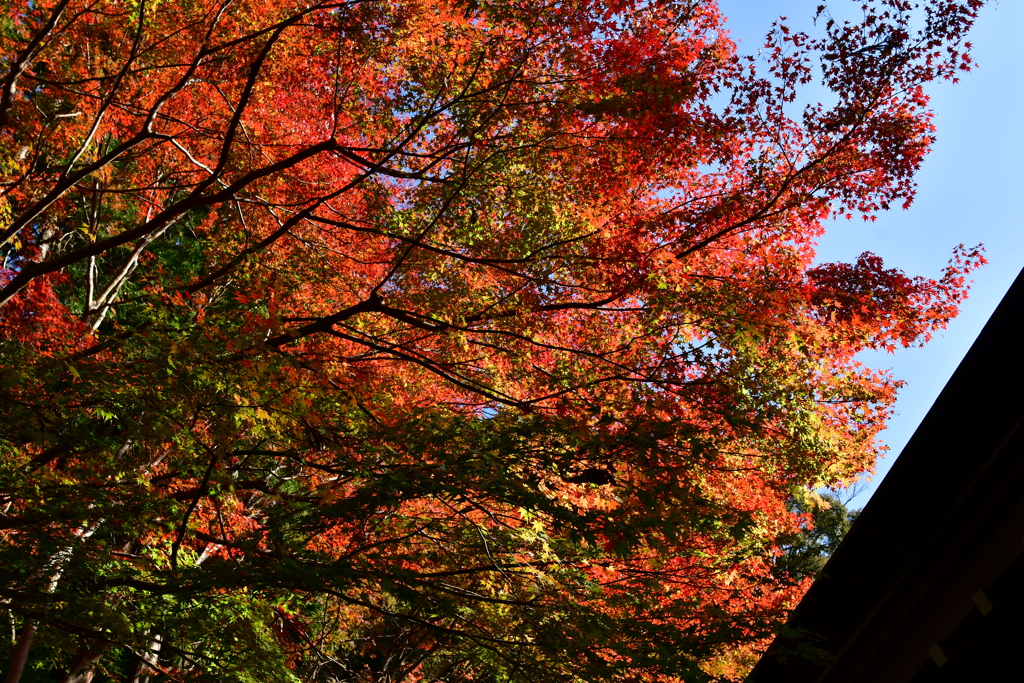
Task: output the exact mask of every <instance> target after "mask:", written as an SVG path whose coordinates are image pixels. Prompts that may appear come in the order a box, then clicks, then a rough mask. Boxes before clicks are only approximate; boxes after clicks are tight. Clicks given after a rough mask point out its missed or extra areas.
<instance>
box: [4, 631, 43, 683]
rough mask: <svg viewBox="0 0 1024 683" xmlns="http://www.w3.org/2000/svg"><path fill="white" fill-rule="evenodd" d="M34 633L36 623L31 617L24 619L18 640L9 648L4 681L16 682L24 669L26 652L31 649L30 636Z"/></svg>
mask: <svg viewBox="0 0 1024 683" xmlns="http://www.w3.org/2000/svg"><path fill="white" fill-rule="evenodd" d="M35 635H36V625H35V624H33V623H32V620H31V619H26V620H25V626H24V627H23V628H22V629H21V635H20V636H18V642H17V643H15V644H14V649H13V650H11V667H10V668H9V669H8V670H7V678H5V679H4V683H18V681H20V680H21V674H22V672H23V671H25V663H26V662H28V652H29V650H31V649H32V638H33V637H35Z"/></svg>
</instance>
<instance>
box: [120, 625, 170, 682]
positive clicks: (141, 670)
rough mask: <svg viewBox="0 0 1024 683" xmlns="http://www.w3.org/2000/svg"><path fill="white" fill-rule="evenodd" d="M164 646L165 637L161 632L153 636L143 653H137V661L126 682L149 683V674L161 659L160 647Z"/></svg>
mask: <svg viewBox="0 0 1024 683" xmlns="http://www.w3.org/2000/svg"><path fill="white" fill-rule="evenodd" d="M162 646H163V638H161V637H160V634H156V635H154V636H153V640H151V641H150V643H149V648H148V649H146V650H145V651H144V652H143V653H142V654H141V655H136V657H135V663H134V664H133V665H132V668H131V670H130V671H129V672H128V678H126V679H125V681H126V683H149V676H150V674H151V673H153V672H154V671H155V670H156V665H157V662H159V661H160V648H161V647H162Z"/></svg>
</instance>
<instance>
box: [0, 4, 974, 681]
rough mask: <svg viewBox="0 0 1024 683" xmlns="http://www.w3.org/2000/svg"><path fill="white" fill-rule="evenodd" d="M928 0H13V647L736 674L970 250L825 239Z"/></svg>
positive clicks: (910, 171) (908, 120) (5, 555)
mask: <svg viewBox="0 0 1024 683" xmlns="http://www.w3.org/2000/svg"><path fill="white" fill-rule="evenodd" d="M921 4H922V5H923V6H922V7H920V8H915V6H912V3H909V2H904V1H903V0H884V1H878V2H874V3H871V4H870V5H869V6H868V7H866V8H865V11H864V15H863V20H862V21H860V22H857V23H844V22H836V21H833V20H832V19H830V15H829V13H828V11H827V10H826V9H824V8H822V9H820V10H819V13H818V18H817V26H818V27H819V29H820V31H821V33H820V35H817V36H810V35H804V34H801V33H797V32H793V31H791V30H790V29H788V28H787V27H785V26H783V25H777V26H775V27H774V29H773V30H772V32H771V33H770V34H769V36H768V38H767V42H766V44H765V46H764V51H763V54H762V55H761V57H749V58H748V57H742V56H739V55H738V54H737V52H736V48H735V45H734V44H733V43H732V42H731V40H730V39H729V35H728V32H727V30H725V24H724V18H723V17H722V16H721V15H720V14H719V12H718V10H717V8H716V6H715V4H714V3H713V2H710V1H705V2H689V1H687V2H681V1H668V2H634V1H631V0H623V1H620V2H612V1H610V0H604V1H597V0H594V1H587V0H579V1H577V2H570V3H543V2H536V1H535V0H528V1H527V0H503V1H500V2H489V1H485V0H479V1H477V0H452V1H450V2H444V1H435V0H431V1H429V2H428V1H425V0H361V1H360V0H351V1H350V2H328V1H322V2H314V1H311V0H259V1H258V2H256V1H255V0H234V1H232V0H225V1H223V2H221V1H219V0H184V1H181V2H146V0H10V2H7V3H5V4H4V6H3V8H2V9H0V81H2V91H0V192H2V198H0V243H2V247H0V257H2V259H3V261H2V270H0V305H2V308H0V335H2V336H0V358H2V359H3V365H2V367H0V599H2V601H3V604H4V608H5V609H7V610H9V611H10V613H11V615H12V619H13V621H12V624H15V625H16V627H17V629H18V634H19V635H18V637H17V638H15V639H14V642H13V643H12V646H11V649H10V655H9V659H8V662H9V667H10V669H11V671H13V672H14V678H10V677H9V678H8V682H9V683H14V681H17V680H18V676H17V675H16V674H17V672H18V671H20V669H19V667H28V669H27V670H29V671H44V670H45V671H54V672H59V673H57V674H56V675H57V676H58V677H59V676H61V675H64V674H67V675H68V678H66V679H65V680H67V681H71V680H83V681H84V680H91V677H92V676H93V675H94V674H98V675H100V676H108V677H111V678H114V679H117V680H122V679H124V680H128V681H137V680H139V681H141V680H142V678H143V677H145V676H156V677H157V679H159V680H168V681H175V680H181V681H186V680H187V681H205V680H209V681H364V682H370V681H373V682H381V683H383V682H384V681H424V682H427V681H451V682H455V681H495V682H497V681H551V682H557V681H565V682H569V681H590V682H594V681H650V682H655V681H666V682H668V681H688V682H692V681H699V680H707V679H708V678H710V677H712V676H718V675H738V672H737V669H736V662H740V661H742V660H743V659H744V657H747V658H748V659H749V656H750V653H752V652H755V651H756V647H757V644H758V643H762V642H764V639H765V638H767V637H770V635H771V633H772V632H773V630H774V629H775V628H776V627H777V626H778V624H779V622H780V619H782V618H784V616H785V613H786V610H787V609H788V608H790V607H792V605H793V604H795V601H796V600H797V599H799V596H800V595H801V593H802V591H803V590H804V589H805V587H806V580H803V579H801V580H796V579H795V578H794V577H792V576H790V575H788V574H787V573H786V572H785V571H783V570H781V569H780V566H781V565H780V564H779V563H778V562H776V561H775V558H776V555H777V553H778V552H779V549H778V545H779V544H778V539H779V538H780V537H782V536H784V535H787V534H789V535H791V534H792V533H793V532H794V531H795V530H798V529H799V528H800V526H801V525H802V524H804V523H805V520H804V519H803V518H802V517H800V516H799V515H795V514H793V513H791V512H789V511H788V508H787V505H786V503H787V500H789V499H791V498H792V496H793V495H794V492H795V491H805V490H807V489H809V488H815V487H822V486H841V485H843V484H844V483H847V482H849V481H851V480H852V479H854V478H856V477H857V476H858V475H860V474H861V473H863V472H865V471H867V470H870V469H871V467H872V465H873V462H874V460H875V457H876V456H877V454H878V451H879V448H880V446H879V444H878V442H877V440H876V439H877V436H878V432H879V430H881V429H882V427H883V426H884V423H885V419H886V417H887V415H888V411H889V406H890V405H891V403H892V401H893V399H894V391H895V388H896V387H897V386H898V382H897V381H896V380H895V379H893V378H892V377H890V376H888V375H887V374H886V373H884V372H877V371H874V370H871V369H869V368H865V367H863V366H862V365H861V364H860V363H859V362H858V360H857V353H858V352H860V351H862V350H865V349H880V348H885V349H893V348H896V347H899V346H908V345H916V344H920V343H923V342H924V341H926V340H927V339H928V338H929V337H930V335H931V334H933V333H934V331H935V330H937V329H940V328H942V327H943V326H944V325H945V324H946V323H947V322H948V321H949V320H950V319H951V318H952V317H953V316H954V315H956V311H957V305H958V304H959V303H960V302H961V301H962V299H963V297H964V296H965V292H966V282H965V275H966V274H967V273H968V272H969V271H970V270H972V269H973V268H974V267H976V266H977V265H978V264H979V263H981V262H982V258H981V256H980V254H979V253H978V251H977V250H972V249H963V248H960V249H958V250H957V251H956V253H955V255H954V258H953V260H952V261H951V262H950V264H949V265H948V266H947V267H946V269H945V271H944V272H943V274H942V275H941V276H940V277H939V278H938V279H927V278H922V277H916V278H912V277H908V276H906V275H904V274H903V273H901V272H899V271H898V270H894V269H887V268H886V267H885V266H884V264H883V263H882V262H881V260H880V259H879V258H877V257H876V256H874V255H872V254H864V255H863V256H861V257H860V258H859V259H858V260H857V262H856V263H852V264H843V263H840V264H824V265H821V264H815V247H816V240H817V239H818V238H819V237H820V236H821V234H822V232H823V225H824V223H825V222H826V221H827V220H828V219H830V218H831V217H835V216H851V217H857V218H859V217H861V216H863V217H867V218H870V217H873V216H874V215H875V214H876V213H877V212H878V211H881V210H884V209H888V208H889V207H890V206H894V207H896V206H900V205H904V206H905V205H907V204H909V202H910V200H911V198H912V196H913V191H914V183H913V177H914V173H915V171H916V170H917V169H918V167H919V166H920V164H921V161H922V159H923V157H924V155H925V154H926V153H927V151H928V148H929V145H930V144H931V141H932V132H933V130H932V123H931V116H930V114H929V112H928V109H927V96H926V95H925V93H924V90H923V88H924V86H925V85H927V84H928V83H929V82H932V81H936V80H940V79H953V78H954V77H955V76H956V75H957V74H958V72H960V71H962V70H966V69H967V68H968V67H969V66H970V60H969V57H968V56H967V52H966V50H967V48H968V47H969V46H968V45H967V44H966V43H964V42H963V41H964V39H965V36H966V32H967V30H968V29H969V27H970V24H971V21H972V20H973V18H974V16H975V14H976V12H977V10H978V9H979V6H980V2H978V1H977V0H962V1H959V2H957V1H954V0H928V1H926V2H922V3H921ZM814 80H820V81H821V82H822V83H823V85H824V86H825V88H826V89H827V90H828V91H829V93H830V98H831V99H830V102H831V103H830V104H827V105H824V104H823V105H811V106H807V107H804V106H802V105H798V104H797V102H798V99H797V98H798V94H799V93H800V92H802V90H801V88H802V87H804V86H807V85H809V84H810V83H811V82H812V81H814ZM737 652H739V653H747V654H745V655H744V656H733V654H735V653H737ZM730 657H732V659H730ZM32 667H35V669H33V668H32ZM25 675H26V676H27V675H28V674H25ZM76 677H77V678H76ZM126 677H127V678H126Z"/></svg>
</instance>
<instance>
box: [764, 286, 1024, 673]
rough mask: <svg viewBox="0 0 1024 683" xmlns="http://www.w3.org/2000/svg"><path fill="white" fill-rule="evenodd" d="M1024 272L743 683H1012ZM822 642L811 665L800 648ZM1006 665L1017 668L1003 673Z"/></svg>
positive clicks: (1023, 463) (1018, 572)
mask: <svg viewBox="0 0 1024 683" xmlns="http://www.w3.org/2000/svg"><path fill="white" fill-rule="evenodd" d="M1022 423H1024V274H1022V275H1019V276H1018V277H1017V280H1016V281H1015V282H1014V284H1013V286H1012V287H1011V288H1010V290H1009V291H1008V292H1007V294H1006V296H1005V297H1004V298H1003V301H1002V302H1001V303H1000V304H999V307H998V308H997V309H996V311H995V313H993V315H992V317H991V319H990V320H989V322H988V323H987V324H986V325H985V328H984V329H983V330H982V332H981V334H980V335H979V336H978V339H977V340H976V341H975V343H974V345H973V346H972V347H971V349H970V351H969V352H968V353H967V355H966V356H965V357H964V359H963V361H962V362H961V363H960V366H959V367H958V368H957V370H956V372H955V373H954V374H953V376H952V378H950V380H949V382H948V383H947V384H946V387H945V388H944V389H943V391H942V393H941V394H940V395H939V397H938V399H937V400H936V402H935V404H934V405H933V406H932V408H931V410H930V411H929V412H928V414H927V416H926V417H925V418H924V420H923V421H922V422H921V425H920V426H919V427H918V429H917V431H916V432H915V433H914V436H913V437H912V438H911V440H910V441H909V443H908V444H907V446H906V448H905V449H904V450H903V452H902V453H901V454H900V456H899V458H897V460H896V461H895V463H894V464H893V466H892V469H891V470H890V472H889V474H888V475H886V477H885V479H884V480H883V481H882V483H881V485H880V486H879V488H878V490H877V491H876V493H875V494H874V496H872V498H871V500H870V501H869V502H868V504H867V506H866V507H865V508H864V511H863V512H862V513H861V514H860V516H859V518H858V519H857V521H856V522H855V524H854V525H853V527H852V528H851V529H850V532H849V533H848V534H847V536H846V538H845V539H844V540H843V542H842V543H841V544H840V546H839V548H838V549H837V550H836V552H835V554H834V555H833V556H832V558H831V559H830V560H829V562H828V564H827V565H826V566H825V568H824V569H823V571H822V574H821V575H820V576H819V578H818V579H817V580H816V581H815V583H814V584H813V585H812V586H811V589H810V591H809V592H808V593H807V595H806V596H805V597H804V599H803V600H802V601H801V603H800V604H799V606H798V607H797V608H796V610H795V611H794V612H793V614H792V616H791V618H790V621H789V624H790V625H791V626H793V627H795V628H798V629H801V630H802V631H803V634H802V635H795V636H794V635H787V636H780V637H779V638H778V639H777V640H776V641H775V643H773V644H772V646H771V647H770V648H769V650H768V652H767V653H766V654H765V656H764V657H763V658H762V660H761V661H760V662H759V663H758V665H757V666H756V667H755V669H754V671H753V672H752V673H751V674H750V676H749V677H748V678H747V682H748V683H771V682H774V681H779V682H782V681H785V682H786V683H803V682H807V683H811V682H814V683H846V682H852V681H865V682H867V681H870V682H871V683H887V682H892V683H903V682H909V681H913V682H914V683H923V682H924V681H929V682H930V681H945V680H949V681H954V680H955V681H964V680H985V679H986V678H988V677H990V676H991V677H993V678H996V679H1005V675H1003V674H1000V673H999V672H1001V671H1005V670H1009V671H1013V670H1019V665H1018V661H1017V660H1019V654H1018V652H1019V650H1020V646H1021V645H1024V635H1022V634H1024V553H1022V551H1024V429H1021V425H1022ZM809 644H812V645H815V646H816V647H818V648H819V649H820V650H823V651H824V653H825V654H824V661H819V662H817V663H815V662H813V661H809V660H808V659H806V658H805V657H802V656H800V655H797V654H794V653H795V652H796V650H797V648H799V647H801V646H806V645H809ZM1004 667H1009V668H1008V669H1004Z"/></svg>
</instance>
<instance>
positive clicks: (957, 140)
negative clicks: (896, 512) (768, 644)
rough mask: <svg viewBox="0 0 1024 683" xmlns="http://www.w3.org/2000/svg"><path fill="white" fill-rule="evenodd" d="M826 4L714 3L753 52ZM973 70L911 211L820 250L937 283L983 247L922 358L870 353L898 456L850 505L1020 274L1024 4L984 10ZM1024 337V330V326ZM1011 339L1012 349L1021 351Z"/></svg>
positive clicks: (946, 98)
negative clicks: (867, 255) (945, 324)
mask: <svg viewBox="0 0 1024 683" xmlns="http://www.w3.org/2000/svg"><path fill="white" fill-rule="evenodd" d="M822 1H823V0H719V5H720V7H721V8H722V11H723V13H724V14H725V15H726V16H727V17H729V21H728V23H727V28H729V30H730V33H731V37H732V38H733V40H736V41H738V43H739V49H740V51H741V52H743V53H752V52H756V51H757V49H758V48H759V47H760V46H761V45H762V44H763V42H764V41H763V37H764V34H765V33H766V32H767V31H768V30H769V28H770V26H771V24H772V22H773V21H775V20H776V19H778V18H779V17H780V16H785V17H787V22H786V23H787V24H788V25H789V26H791V27H793V28H796V29H803V30H807V31H808V32H812V31H813V30H814V27H813V25H812V23H811V21H810V20H811V18H812V17H813V15H814V12H815V9H816V7H817V6H818V5H819V4H821V3H822ZM860 4H861V2H860V1H857V2H851V0H833V1H832V2H829V3H828V5H829V7H830V11H831V12H832V14H833V16H835V17H837V18H839V17H840V16H854V15H853V14H852V13H851V10H853V11H857V8H858V6H859V5H860ZM970 40H971V43H972V45H973V46H974V50H973V53H972V54H973V56H974V59H975V61H976V62H977V66H976V68H975V69H974V70H972V71H971V72H970V73H968V74H964V75H963V77H962V78H961V80H960V82H959V83H957V84H955V85H954V84H951V83H941V84H938V85H936V86H933V87H932V88H931V89H930V91H929V92H930V93H931V95H932V108H933V110H934V111H935V114H936V119H935V122H936V125H937V127H938V134H937V138H938V141H937V143H936V144H935V146H934V148H933V150H932V153H931V154H930V155H929V157H928V159H927V160H926V161H925V164H924V167H923V168H922V169H921V172H920V173H919V174H918V177H917V180H918V185H919V189H918V194H917V197H916V199H915V200H914V204H913V205H912V206H911V207H910V209H909V210H906V211H903V210H899V209H896V210H893V211H890V212H888V213H884V214H882V215H880V216H879V217H878V220H877V222H875V223H871V224H867V223H864V222H863V221H861V220H859V219H857V220H855V221H838V222H835V223H832V224H831V225H830V226H829V229H828V233H827V234H826V236H825V237H824V239H823V240H822V242H821V245H820V246H821V248H820V251H819V258H820V259H821V260H822V261H851V260H853V259H856V257H857V256H858V255H859V254H860V253H861V252H864V251H872V252H874V253H876V254H878V255H879V256H881V257H883V258H884V259H885V262H886V265H887V266H888V267H898V268H901V269H903V270H904V271H905V272H906V273H907V274H908V275H926V276H933V277H934V276H937V275H938V274H939V272H940V270H941V269H942V267H943V266H944V265H945V264H946V262H947V261H948V260H949V256H950V253H951V251H952V248H953V247H954V246H956V245H957V244H960V243H964V244H967V245H973V244H977V243H979V242H981V243H983V244H984V245H985V249H986V257H987V258H988V260H989V263H988V265H986V266H984V267H982V268H981V269H980V270H978V271H975V273H974V275H973V278H972V279H973V280H974V285H973V287H972V288H971V295H970V299H969V300H968V301H967V303H966V304H965V305H964V306H963V307H962V309H961V313H960V316H959V317H958V318H957V319H955V320H954V321H953V322H952V323H950V325H949V328H948V329H947V330H946V331H945V332H944V333H942V334H941V335H936V338H935V339H933V340H932V341H931V342H930V343H929V344H928V345H927V346H926V347H924V348H922V349H903V350H900V351H897V352H896V353H895V354H885V353H878V354H865V355H864V356H863V358H862V360H863V361H864V362H865V363H867V364H869V365H871V366H872V367H879V368H891V369H892V370H893V373H894V374H895V375H896V376H897V377H899V378H901V379H904V380H906V382H907V386H906V387H904V388H903V389H902V390H901V392H900V396H899V400H898V402H897V404H896V413H897V414H896V415H895V417H894V418H893V419H892V421H891V422H890V426H889V429H888V430H887V431H886V432H885V434H884V438H885V441H886V443H887V444H888V445H889V446H890V448H891V450H890V452H889V455H888V456H887V457H886V458H885V459H884V460H882V461H881V462H879V464H878V474H877V475H876V476H875V479H874V481H872V482H869V483H868V484H867V486H865V487H864V489H863V490H862V491H861V492H860V493H859V494H858V495H857V496H856V497H855V498H854V499H853V500H852V501H851V505H853V506H855V507H860V506H863V505H864V504H865V503H866V502H867V500H868V498H869V496H870V494H871V493H872V492H873V491H874V488H875V486H876V485H877V483H878V481H880V480H881V477H882V476H883V475H884V473H885V472H886V471H887V470H888V468H889V466H890V465H891V463H892V461H893V460H895V459H896V457H897V455H898V454H899V452H900V451H901V450H902V448H903V446H904V445H905V444H906V442H907V440H908V439H909V438H910V436H911V435H912V434H913V433H914V430H915V429H916V428H917V425H918V424H919V423H920V422H921V420H922V418H924V416H925V414H926V413H927V412H928V408H929V407H930V406H931V404H932V403H933V402H934V400H935V398H936V397H937V396H938V394H939V392H940V391H941V390H942V387H943V386H944V385H945V383H946V381H947V380H948V379H949V376H950V375H951V374H952V373H953V371H954V370H955V369H956V367H957V365H958V364H959V362H960V360H961V358H963V356H964V354H965V353H966V352H967V349H968V348H970V346H971V344H972V343H973V342H974V339H975V338H976V337H977V336H978V333H979V332H980V331H981V328H982V326H984V324H985V322H986V321H987V320H988V317H989V316H990V315H991V314H992V311H993V310H994V309H995V307H996V305H997V304H998V303H999V300H1000V299H1001V298H1002V296H1003V294H1004V293H1005V292H1006V290H1007V289H1008V288H1009V286H1010V283H1011V282H1013V280H1014V278H1015V277H1016V276H1017V273H1018V272H1019V271H1020V270H1021V269H1022V268H1024V220H1022V208H1021V206H1022V204H1024V125H1022V124H1024V115H1022V112H1024V49H1022V46H1024V2H1020V0H1002V2H999V3H990V4H989V6H986V7H985V8H983V10H982V13H981V16H980V18H979V21H978V23H977V24H976V26H975V28H974V30H973V32H972V34H971V38H970ZM1022 329H1024V325H1022ZM1015 342H1016V340H1008V344H1007V352H1009V353H1014V351H1013V348H1014V347H1015Z"/></svg>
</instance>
